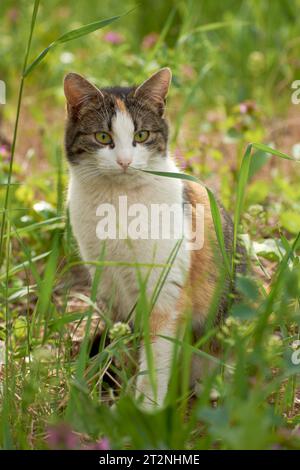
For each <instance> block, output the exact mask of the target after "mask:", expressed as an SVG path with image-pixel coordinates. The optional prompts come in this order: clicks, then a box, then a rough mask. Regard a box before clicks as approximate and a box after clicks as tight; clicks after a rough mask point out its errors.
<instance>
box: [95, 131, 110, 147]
mask: <svg viewBox="0 0 300 470" xmlns="http://www.w3.org/2000/svg"><path fill="white" fill-rule="evenodd" d="M95 136H96V139H97V140H98V142H100V144H104V145H109V144H111V143H112V141H113V140H112V138H111V136H110V134H109V133H108V132H104V131H102V132H97V133H96V134H95Z"/></svg>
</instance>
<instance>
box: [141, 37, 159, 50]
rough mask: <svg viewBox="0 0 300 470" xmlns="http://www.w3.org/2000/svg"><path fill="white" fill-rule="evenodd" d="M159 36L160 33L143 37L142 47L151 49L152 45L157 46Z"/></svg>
mask: <svg viewBox="0 0 300 470" xmlns="http://www.w3.org/2000/svg"><path fill="white" fill-rule="evenodd" d="M158 38H159V35H158V34H157V33H150V34H147V36H145V37H144V39H143V42H142V47H143V48H144V49H151V47H153V46H155V44H156V43H157V40H158Z"/></svg>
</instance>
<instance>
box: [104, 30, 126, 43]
mask: <svg viewBox="0 0 300 470" xmlns="http://www.w3.org/2000/svg"><path fill="white" fill-rule="evenodd" d="M103 38H104V41H106V42H109V43H110V44H122V42H124V36H123V34H121V33H118V32H117V31H108V32H107V33H106V34H105V35H104V37H103Z"/></svg>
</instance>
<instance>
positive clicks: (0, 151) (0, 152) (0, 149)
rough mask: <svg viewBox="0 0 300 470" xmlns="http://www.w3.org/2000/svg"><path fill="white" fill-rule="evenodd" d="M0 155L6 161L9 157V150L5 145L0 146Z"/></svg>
mask: <svg viewBox="0 0 300 470" xmlns="http://www.w3.org/2000/svg"><path fill="white" fill-rule="evenodd" d="M0 155H2V157H4V158H6V159H7V158H9V157H10V153H9V149H8V148H7V146H6V145H0Z"/></svg>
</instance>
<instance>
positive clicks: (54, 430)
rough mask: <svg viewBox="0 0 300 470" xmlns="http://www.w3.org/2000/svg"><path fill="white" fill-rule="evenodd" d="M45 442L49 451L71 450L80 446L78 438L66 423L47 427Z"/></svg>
mask: <svg viewBox="0 0 300 470" xmlns="http://www.w3.org/2000/svg"><path fill="white" fill-rule="evenodd" d="M46 442H47V444H48V447H50V448H51V449H66V450H72V449H78V448H79V446H80V442H79V438H78V436H77V435H76V434H75V432H74V431H73V430H72V429H71V427H70V426H69V425H68V424H66V423H59V424H56V425H54V426H49V428H48V434H47V437H46Z"/></svg>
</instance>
